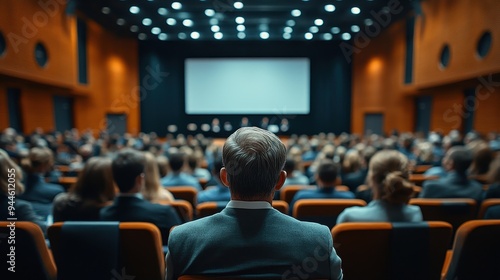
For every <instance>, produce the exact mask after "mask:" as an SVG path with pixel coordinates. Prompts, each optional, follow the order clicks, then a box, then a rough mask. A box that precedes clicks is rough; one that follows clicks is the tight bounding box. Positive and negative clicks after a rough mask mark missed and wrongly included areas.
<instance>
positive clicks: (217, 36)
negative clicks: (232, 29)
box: [214, 32, 224, 40]
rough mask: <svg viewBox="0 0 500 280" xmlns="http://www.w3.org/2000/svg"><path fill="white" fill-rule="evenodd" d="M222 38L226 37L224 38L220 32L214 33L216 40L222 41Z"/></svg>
mask: <svg viewBox="0 0 500 280" xmlns="http://www.w3.org/2000/svg"><path fill="white" fill-rule="evenodd" d="M222 37H224V36H223V35H222V33H220V32H215V33H214V38H215V39H217V40H220V39H222Z"/></svg>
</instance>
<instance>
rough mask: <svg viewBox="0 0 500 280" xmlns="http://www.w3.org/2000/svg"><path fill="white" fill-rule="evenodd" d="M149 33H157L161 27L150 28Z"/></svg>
mask: <svg viewBox="0 0 500 280" xmlns="http://www.w3.org/2000/svg"><path fill="white" fill-rule="evenodd" d="M151 33H153V34H155V35H158V34H160V33H161V29H160V28H159V27H153V28H151Z"/></svg>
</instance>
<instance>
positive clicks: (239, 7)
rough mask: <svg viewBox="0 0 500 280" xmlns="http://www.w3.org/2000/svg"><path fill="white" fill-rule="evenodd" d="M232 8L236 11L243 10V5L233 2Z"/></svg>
mask: <svg viewBox="0 0 500 280" xmlns="http://www.w3.org/2000/svg"><path fill="white" fill-rule="evenodd" d="M233 7H234V8H235V9H237V10H240V9H243V3H241V2H234V4H233Z"/></svg>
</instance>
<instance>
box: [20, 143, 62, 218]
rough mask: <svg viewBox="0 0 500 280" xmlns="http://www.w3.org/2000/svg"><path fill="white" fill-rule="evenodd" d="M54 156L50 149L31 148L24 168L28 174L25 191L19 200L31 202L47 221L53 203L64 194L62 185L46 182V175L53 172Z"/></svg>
mask: <svg viewBox="0 0 500 280" xmlns="http://www.w3.org/2000/svg"><path fill="white" fill-rule="evenodd" d="M53 165H54V155H53V153H52V151H51V150H50V149H48V148H38V147H35V148H31V149H30V152H29V156H28V160H27V161H26V162H25V165H24V166H23V168H24V171H25V172H26V173H27V176H26V181H25V187H26V189H25V191H24V193H23V194H22V195H20V196H19V198H21V199H24V200H27V201H29V202H31V204H32V205H33V209H34V210H35V212H36V213H37V214H38V215H40V216H42V218H43V219H46V218H47V216H48V215H49V214H51V212H52V201H53V200H54V198H55V197H56V195H58V194H60V193H62V192H64V188H63V187H62V186H60V185H56V184H51V183H47V182H45V177H44V175H45V173H47V172H49V171H51V170H52V167H53Z"/></svg>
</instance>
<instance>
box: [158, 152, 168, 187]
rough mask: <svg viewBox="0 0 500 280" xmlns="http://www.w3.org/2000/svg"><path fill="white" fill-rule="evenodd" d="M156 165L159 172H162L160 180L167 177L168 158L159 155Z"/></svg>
mask: <svg viewBox="0 0 500 280" xmlns="http://www.w3.org/2000/svg"><path fill="white" fill-rule="evenodd" d="M156 163H157V164H158V171H159V172H160V178H163V177H165V176H167V174H168V158H167V157H166V156H164V155H159V156H157V157H156ZM160 183H161V182H160Z"/></svg>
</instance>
